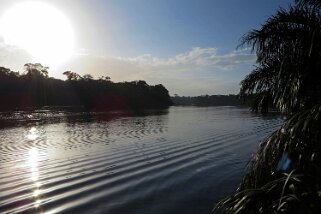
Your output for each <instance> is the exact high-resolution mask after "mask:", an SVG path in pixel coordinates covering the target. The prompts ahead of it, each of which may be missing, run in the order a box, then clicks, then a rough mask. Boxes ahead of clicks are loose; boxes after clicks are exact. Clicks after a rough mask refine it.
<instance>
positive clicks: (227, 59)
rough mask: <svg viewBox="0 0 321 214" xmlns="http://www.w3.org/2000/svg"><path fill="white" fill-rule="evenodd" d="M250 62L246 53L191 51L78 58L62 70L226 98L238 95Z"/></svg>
mask: <svg viewBox="0 0 321 214" xmlns="http://www.w3.org/2000/svg"><path fill="white" fill-rule="evenodd" d="M254 62H255V56H254V55H252V54H250V53H249V51H248V50H239V51H232V52H230V53H226V54H219V52H218V50H217V49H216V48H200V47H195V48H192V49H190V50H189V51H187V52H184V53H179V54H177V55H174V56H172V57H167V58H161V57H155V56H153V55H151V54H144V55H140V56H137V57H98V56H93V55H90V54H85V55H84V54H82V55H79V56H77V57H75V58H74V59H73V60H71V61H69V62H68V63H67V64H66V67H64V69H67V70H74V71H75V72H79V73H80V74H85V73H90V74H92V75H94V76H96V77H97V76H101V75H107V76H110V77H111V78H112V80H114V81H132V80H138V79H143V80H146V81H147V82H148V83H150V84H158V83H161V84H164V85H165V86H166V87H167V88H168V89H169V91H170V92H171V94H174V93H178V94H181V95H197V94H216V93H221V94H227V93H237V92H238V88H239V85H238V83H239V82H240V80H241V79H242V78H243V77H244V75H245V74H246V73H247V72H248V71H249V69H250V66H251V65H253V64H254ZM62 70H63V69H62Z"/></svg>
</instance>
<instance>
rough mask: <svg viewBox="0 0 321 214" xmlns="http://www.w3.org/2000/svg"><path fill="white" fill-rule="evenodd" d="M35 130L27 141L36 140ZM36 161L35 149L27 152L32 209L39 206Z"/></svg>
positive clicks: (32, 130)
mask: <svg viewBox="0 0 321 214" xmlns="http://www.w3.org/2000/svg"><path fill="white" fill-rule="evenodd" d="M35 131H36V128H34V127H33V128H31V130H30V132H33V133H31V134H30V135H28V139H29V140H30V138H32V139H36V137H35V134H34V132H35ZM38 159H39V152H38V149H37V148H31V149H30V150H29V158H28V166H29V167H30V171H31V180H32V181H33V185H34V188H33V189H34V190H33V194H32V195H33V197H34V207H35V208H37V209H39V208H40V205H41V192H40V187H41V184H40V182H39V168H38Z"/></svg>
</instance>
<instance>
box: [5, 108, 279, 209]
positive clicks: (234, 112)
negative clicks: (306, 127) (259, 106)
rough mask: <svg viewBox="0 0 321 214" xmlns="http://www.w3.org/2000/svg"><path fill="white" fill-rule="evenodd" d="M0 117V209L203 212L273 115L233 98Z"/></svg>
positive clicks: (233, 179)
mask: <svg viewBox="0 0 321 214" xmlns="http://www.w3.org/2000/svg"><path fill="white" fill-rule="evenodd" d="M26 114H27V115H29V117H28V116H26ZM30 115H31V116H30ZM0 117H1V118H0V120H1V121H6V122H5V123H3V124H2V126H1V127H2V128H1V129H0V136H1V140H0V172H1V173H0V213H38V212H39V213H115V214H118V213H209V212H210V210H211V208H212V206H213V203H214V202H215V201H216V200H217V199H219V198H220V197H222V196H224V195H226V194H228V193H230V192H231V191H233V190H234V189H235V188H236V186H237V183H238V182H239V180H240V179H241V175H242V174H243V172H244V169H245V164H246V162H247V161H248V159H249V157H250V155H251V153H253V152H255V149H256V148H257V145H258V143H259V142H260V141H261V140H262V139H263V138H265V137H266V136H267V135H268V134H270V133H272V132H273V131H274V130H276V129H277V128H278V127H279V126H280V124H281V122H282V118H281V117H279V116H275V115H270V116H265V117H262V116H260V115H256V114H253V113H250V112H249V111H248V110H247V109H241V108H234V107H210V108H195V107H172V108H170V109H169V111H168V112H167V113H164V112H162V113H160V114H157V113H155V112H153V113H152V114H148V113H147V114H143V115H139V116H133V115H118V116H116V117H110V116H108V120H105V119H101V117H100V116H99V117H97V114H96V115H95V114H94V115H88V114H84V113H79V112H78V113H66V112H63V111H60V112H51V111H50V110H47V111H45V113H43V112H42V113H39V112H38V113H37V114H35V113H30V112H29V113H24V112H17V113H10V114H9V116H8V114H4V113H3V114H1V115H0ZM28 118H29V119H32V121H28V120H29V119H28ZM34 118H36V119H37V120H36V121H34V120H33V119H34ZM51 118H52V120H51ZM104 118H105V117H104ZM14 120H19V121H20V122H19V123H17V125H12V124H14V122H12V121H14ZM21 121H23V123H22V124H21ZM4 124H10V125H4Z"/></svg>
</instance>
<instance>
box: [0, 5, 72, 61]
mask: <svg viewBox="0 0 321 214" xmlns="http://www.w3.org/2000/svg"><path fill="white" fill-rule="evenodd" d="M0 33H1V35H2V37H3V39H4V42H5V43H6V44H7V45H12V46H18V47H20V48H22V49H24V50H25V51H27V52H28V53H29V54H30V55H32V57H33V58H34V60H35V61H37V62H40V63H42V64H44V65H46V66H50V67H55V66H57V65H59V64H60V63H62V62H63V61H65V60H67V59H68V58H69V57H70V56H71V55H72V54H73V48H74V33H73V30H72V26H71V23H70V21H69V20H68V18H67V17H66V16H65V15H64V14H63V13H62V12H61V11H59V10H58V9H56V8H55V7H53V6H51V5H49V4H46V3H42V2H23V3H18V4H16V5H14V6H12V7H11V8H9V9H8V10H6V11H5V13H4V14H3V16H2V18H1V19H0Z"/></svg>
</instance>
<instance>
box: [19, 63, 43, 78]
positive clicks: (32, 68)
mask: <svg viewBox="0 0 321 214" xmlns="http://www.w3.org/2000/svg"><path fill="white" fill-rule="evenodd" d="M24 69H25V71H26V75H27V76H44V77H48V69H49V67H46V66H43V65H41V64H40V63H26V64H25V65H24Z"/></svg>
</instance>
